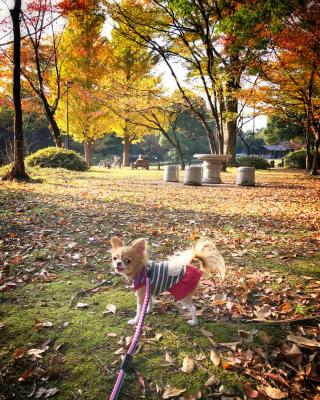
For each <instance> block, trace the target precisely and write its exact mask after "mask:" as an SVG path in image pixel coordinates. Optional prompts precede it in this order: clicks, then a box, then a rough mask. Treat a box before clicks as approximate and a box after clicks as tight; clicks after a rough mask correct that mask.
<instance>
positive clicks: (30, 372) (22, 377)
mask: <svg viewBox="0 0 320 400" xmlns="http://www.w3.org/2000/svg"><path fill="white" fill-rule="evenodd" d="M32 375H33V370H32V369H26V370H25V371H24V372H23V373H22V375H20V377H19V379H18V381H19V382H24V381H25V380H26V379H27V378H29V377H30V376H32Z"/></svg>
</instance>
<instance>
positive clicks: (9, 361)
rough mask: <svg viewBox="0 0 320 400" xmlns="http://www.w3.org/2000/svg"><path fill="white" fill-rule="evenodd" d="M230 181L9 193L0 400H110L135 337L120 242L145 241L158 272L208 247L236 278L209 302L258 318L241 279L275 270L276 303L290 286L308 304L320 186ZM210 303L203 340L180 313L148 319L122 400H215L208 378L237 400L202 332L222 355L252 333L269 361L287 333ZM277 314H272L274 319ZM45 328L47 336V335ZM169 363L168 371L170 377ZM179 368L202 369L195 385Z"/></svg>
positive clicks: (307, 309) (3, 213)
mask: <svg viewBox="0 0 320 400" xmlns="http://www.w3.org/2000/svg"><path fill="white" fill-rule="evenodd" d="M235 174H236V170H235V169H230V170H229V171H228V172H227V173H222V180H223V182H224V184H223V185H215V186H212V187H210V186H207V187H204V186H203V187H197V188H195V187H187V186H183V184H182V183H177V184H174V183H164V182H162V180H161V178H162V171H158V170H149V171H140V170H139V171H137V170H134V171H132V170H131V169H111V170H104V169H98V168H93V169H91V170H89V171H87V172H82V173H78V172H77V173H76V172H71V171H65V170H62V169H61V170H50V169H43V170H42V169H33V170H32V171H31V175H32V177H33V178H35V179H38V180H39V181H41V183H22V184H20V183H17V182H12V183H10V182H6V183H1V186H0V189H1V190H0V219H1V237H2V239H1V241H0V251H1V257H2V265H3V267H1V269H0V272H2V274H3V278H4V282H8V281H9V282H14V283H15V284H16V285H17V287H14V288H13V289H12V287H10V290H6V291H1V292H0V295H1V302H2V305H1V311H0V322H2V323H3V324H4V326H3V327H2V328H0V329H1V335H0V346H1V350H0V354H1V358H2V364H1V375H2V377H3V378H1V379H0V388H1V390H0V393H2V394H0V399H1V400H4V399H9V398H12V397H14V398H16V399H26V398H27V396H28V394H30V393H32V391H34V388H35V386H34V385H35V384H36V388H37V389H38V388H39V387H40V386H44V387H45V388H46V389H48V388H58V389H59V392H58V393H57V394H56V395H55V397H56V398H57V399H59V400H67V399H68V400H69V399H75V398H79V399H88V400H96V399H101V398H104V397H107V396H108V394H109V393H110V391H111V388H112V386H113V384H114V381H115V377H116V373H117V371H118V369H119V365H120V362H121V360H120V356H119V354H115V353H116V352H117V350H119V349H120V348H122V347H124V343H125V338H126V337H129V336H132V334H133V328H132V327H130V326H128V325H127V323H126V321H127V320H128V319H130V318H131V317H132V314H133V312H134V308H135V306H134V302H135V299H134V296H133V294H132V292H131V291H130V289H126V288H125V285H124V283H123V282H122V280H121V279H119V278H118V277H117V278H114V277H113V276H112V275H111V274H110V255H109V252H108V249H109V239H110V237H111V236H113V235H119V236H121V237H123V238H124V240H126V241H129V240H131V239H134V238H137V237H146V238H148V240H149V245H150V253H151V256H152V258H155V259H158V258H164V257H166V255H168V254H171V253H172V252H173V251H175V250H177V249H181V248H183V247H184V246H187V245H189V244H190V242H191V241H192V240H195V239H196V238H198V237H200V236H203V235H208V236H210V237H213V238H214V239H215V241H216V242H217V245H218V247H219V249H220V250H221V251H222V253H223V255H224V257H225V259H226V261H227V264H228V266H229V278H228V280H227V283H226V284H225V286H219V285H216V286H215V288H214V290H215V292H212V293H216V291H218V292H219V290H221V291H222V292H225V293H227V296H228V298H229V299H230V301H236V300H235V294H234V292H235V291H237V290H238V291H239V293H240V292H241V294H239V295H237V296H238V299H240V300H241V299H242V300H241V301H243V304H242V305H243V307H244V306H245V307H247V308H246V311H245V312H246V313H249V312H251V311H249V310H251V309H253V308H252V307H253V305H251V303H250V302H252V301H256V302H258V303H254V304H258V305H259V301H263V296H262V294H261V293H260V295H261V296H262V297H259V296H258V295H259V293H258V294H257V293H256V292H255V291H254V290H253V289H254V288H253V289H250V290H251V292H250V293H249V294H248V293H247V287H244V283H243V278H237V276H238V275H237V274H238V273H240V272H241V270H243V271H245V273H246V274H248V275H247V278H246V279H247V281H248V282H249V281H250V279H256V276H257V275H254V274H257V273H260V272H261V271H264V273H265V271H267V272H268V273H269V274H270V277H268V278H265V281H263V284H262V286H261V289H262V290H265V288H266V287H268V288H271V289H272V293H278V292H279V293H280V292H281V293H282V291H283V290H284V289H285V287H286V286H288V285H290V286H291V287H292V288H293V289H292V290H294V288H295V287H297V285H298V286H299V287H300V288H301V290H304V291H305V292H306V293H309V292H310V290H311V291H312V289H310V286H309V283H310V279H311V278H313V279H319V278H320V258H319V254H318V243H319V241H318V238H319V237H318V236H317V232H318V231H319V215H320V213H319V212H320V209H319V208H320V207H319V203H318V198H317V196H316V194H317V193H318V190H319V187H320V184H319V180H317V179H314V178H309V177H307V176H305V175H304V174H302V173H300V172H285V171H282V170H281V171H280V170H273V171H257V175H256V180H257V186H256V187H254V188H246V187H236V186H235V185H234V182H235ZM181 180H182V178H181ZM43 270H45V271H47V272H49V273H51V274H52V275H51V279H50V281H48V282H47V281H43V280H42V279H41V277H42V275H41V271H43ZM239 271H240V272H239ZM252 276H253V278H252ZM305 276H308V277H309V278H308V279H307V278H305ZM110 277H112V279H111V280H110V281H109V283H108V284H107V285H105V286H104V287H103V290H101V291H99V292H97V293H95V294H93V295H90V296H88V297H82V298H81V299H79V301H81V302H85V303H87V304H88V307H87V308H83V309H80V308H76V307H75V306H73V307H72V308H70V307H69V304H70V299H71V298H72V296H73V295H74V294H75V293H76V292H77V291H79V290H80V289H83V288H89V287H92V286H94V285H95V282H98V281H100V280H101V279H104V278H107V279H109V278H110ZM250 277H251V278H250ZM268 279H269V281H268ZM312 282H314V280H313V281H312ZM257 284H258V283H257ZM248 287H249V286H248ZM219 288H220V289H219ZM207 293H208V292H207ZM209 293H211V292H209ZM212 293H211V294H212ZM272 293H271V294H270V296H272ZM241 296H243V297H241ZM245 296H247V297H245ZM257 296H258V297H257ZM240 300H239V301H240ZM289 300H290V302H291V303H292V314H290V316H292V317H294V315H296V314H297V313H298V314H299V315H303V316H308V315H310V314H312V313H313V312H314V311H315V310H316V309H315V308H314V305H313V303H306V304H304V303H302V302H300V300H299V298H298V297H295V295H294V292H293V295H292V296H291V297H289ZM210 301H211V300H210V296H207V299H206V297H204V300H203V301H202V300H201V298H200V299H199V300H197V306H198V309H199V310H203V316H202V317H201V316H200V325H199V327H196V328H191V327H189V326H188V325H187V324H186V322H185V319H186V318H185V316H183V315H181V311H180V310H179V309H178V307H177V306H176V305H175V304H174V303H172V302H171V301H169V300H168V299H167V298H166V297H162V298H161V301H160V303H159V304H158V305H157V306H156V313H155V315H151V316H148V317H147V321H146V324H147V326H146V330H145V332H144V335H143V338H142V341H141V344H140V346H139V348H138V350H137V353H136V355H135V357H134V368H133V369H132V371H131V372H130V373H129V374H128V377H127V379H126V385H125V387H124V391H123V393H122V395H121V397H120V398H122V399H138V398H141V397H143V396H144V398H146V399H150V400H152V399H158V398H161V395H158V394H157V390H156V385H159V386H160V387H162V388H163V387H164V386H165V385H168V384H170V385H172V386H174V387H177V388H184V389H186V391H187V392H188V393H189V394H190V393H195V392H197V391H199V390H201V392H202V395H203V396H204V397H203V398H207V397H206V396H209V394H210V393H212V389H210V388H206V387H205V386H204V385H205V382H206V381H207V380H208V378H209V377H210V376H211V375H216V376H217V377H219V379H220V381H221V384H223V385H224V387H225V388H229V391H230V392H231V393H233V394H234V395H239V396H242V391H243V383H244V382H248V378H247V377H245V375H243V374H239V373H238V371H237V370H236V369H234V368H232V367H231V368H221V366H219V367H216V366H214V365H213V363H212V362H211V361H210V358H209V354H210V350H211V349H213V347H212V344H211V342H210V340H209V339H208V337H206V336H205V335H204V334H203V333H202V331H201V329H202V330H203V329H205V330H206V331H209V332H211V334H212V338H213V339H214V341H216V342H218V343H225V342H232V341H234V340H239V336H238V331H239V330H245V331H253V330H255V329H257V330H258V334H257V335H256V336H255V339H254V343H255V345H256V346H262V347H263V348H264V349H267V348H268V347H270V348H272V346H274V345H276V344H277V343H279V342H281V341H282V339H283V338H285V336H286V332H285V331H284V330H283V327H282V326H281V325H277V326H276V327H275V326H274V325H272V324H270V325H268V324H259V323H252V324H250V326H249V325H247V324H245V323H243V321H242V319H241V318H235V319H234V320H232V318H231V317H230V314H229V311H228V310H227V309H226V308H225V307H224V306H222V307H218V308H217V307H212V306H211V305H210ZM281 301H282V300H281ZM107 304H114V305H116V307H117V309H116V313H115V314H114V315H113V314H112V313H107V314H106V313H104V312H105V311H106V305H107ZM260 305H261V304H260ZM280 305H281V303H279V305H278V304H277V302H276V301H275V302H274V307H275V309H276V307H280ZM248 315H249V314H248ZM37 321H38V322H37ZM39 321H41V322H42V323H44V322H50V323H52V326H48V327H42V328H41V329H39V328H38V325H37V324H39ZM0 326H1V325H0ZM110 334H111V335H110ZM157 335H158V336H157ZM159 335H160V338H159ZM157 338H158V339H157ZM44 343H47V345H48V346H49V348H48V350H47V351H46V352H44V353H43V355H42V358H38V359H36V360H31V356H30V355H28V354H27V351H28V350H30V349H32V348H40V347H41V346H43V345H44ZM243 346H244V348H246V346H249V345H246V344H243ZM249 347H250V346H249ZM18 349H21V350H18ZM20 353H21V354H22V355H21V357H17V354H18V355H20ZM166 353H169V354H170V355H171V357H172V358H173V361H174V362H173V365H169V366H163V365H162V364H163V360H164V357H165V354H166ZM185 356H189V357H191V358H192V359H195V360H197V358H199V360H200V361H197V362H196V368H195V370H194V371H193V372H192V373H191V374H185V373H183V372H182V371H181V366H182V361H183V359H184V357H185ZM230 356H231V353H230V352H229V353H228V351H224V352H221V357H222V360H226V361H227V359H228V357H230ZM35 367H37V368H41V370H43V371H44V372H43V373H42V372H39V371H38V373H39V376H35V375H33V376H30V377H28V378H26V379H25V380H24V382H19V380H18V379H19V377H21V375H22V374H23V373H24V372H25V371H26V370H33V371H34V368H35ZM41 374H43V375H42V376H41ZM249 381H250V380H249ZM217 389H218V387H217V388H216V391H217Z"/></svg>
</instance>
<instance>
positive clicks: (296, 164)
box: [284, 150, 307, 169]
mask: <svg viewBox="0 0 320 400" xmlns="http://www.w3.org/2000/svg"><path fill="white" fill-rule="evenodd" d="M306 156H307V152H306V150H296V151H293V152H292V153H289V154H288V155H287V156H286V157H285V159H284V165H285V167H287V168H299V169H305V168H306Z"/></svg>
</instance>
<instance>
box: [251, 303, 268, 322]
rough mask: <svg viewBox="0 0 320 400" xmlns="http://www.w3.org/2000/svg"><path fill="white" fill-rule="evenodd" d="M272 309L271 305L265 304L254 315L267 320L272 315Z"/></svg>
mask: <svg viewBox="0 0 320 400" xmlns="http://www.w3.org/2000/svg"><path fill="white" fill-rule="evenodd" d="M271 310H272V307H271V306H270V305H269V304H265V305H264V306H262V307H257V309H256V310H255V311H254V314H255V315H256V316H257V317H258V318H260V319H266V318H267V317H269V316H270V315H271Z"/></svg>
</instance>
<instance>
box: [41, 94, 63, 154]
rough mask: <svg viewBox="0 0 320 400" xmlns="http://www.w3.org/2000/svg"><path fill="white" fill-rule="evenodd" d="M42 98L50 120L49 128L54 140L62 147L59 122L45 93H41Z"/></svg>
mask: <svg viewBox="0 0 320 400" xmlns="http://www.w3.org/2000/svg"><path fill="white" fill-rule="evenodd" d="M40 98H41V100H42V103H43V106H44V109H45V112H46V115H47V118H48V120H49V122H50V126H49V130H50V133H51V135H52V138H53V141H54V143H55V145H56V146H57V147H62V138H61V133H60V129H59V127H58V124H57V122H56V120H55V118H54V112H52V110H51V107H50V105H49V103H48V100H47V98H46V96H45V95H44V94H41V95H40Z"/></svg>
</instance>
